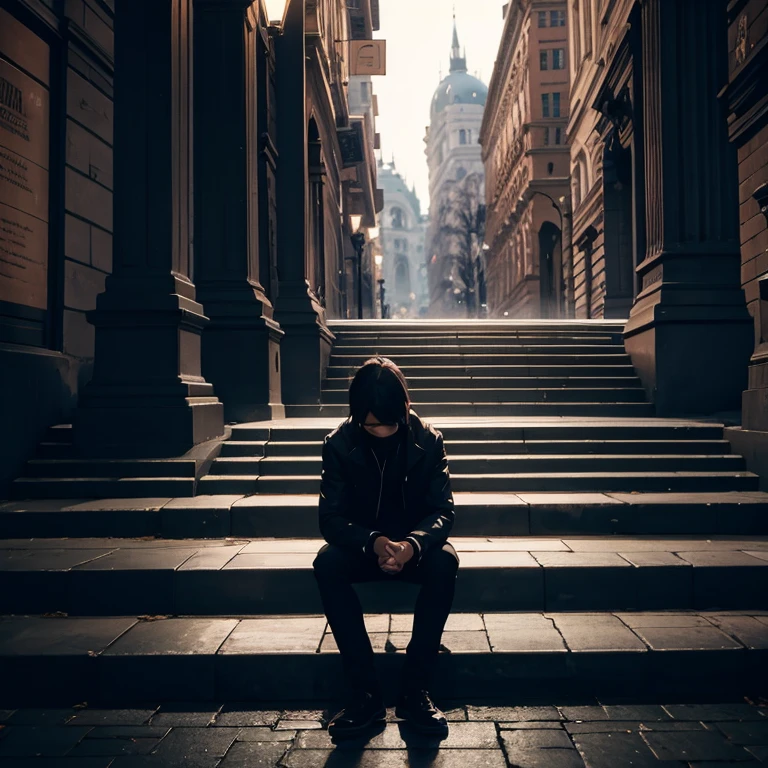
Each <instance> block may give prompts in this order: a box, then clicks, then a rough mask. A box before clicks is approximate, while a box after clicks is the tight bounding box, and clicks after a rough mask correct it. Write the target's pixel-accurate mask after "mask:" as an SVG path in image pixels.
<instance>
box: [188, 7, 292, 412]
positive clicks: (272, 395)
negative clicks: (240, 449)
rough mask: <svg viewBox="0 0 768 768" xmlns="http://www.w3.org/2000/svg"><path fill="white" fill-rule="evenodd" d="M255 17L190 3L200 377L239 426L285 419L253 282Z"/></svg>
mask: <svg viewBox="0 0 768 768" xmlns="http://www.w3.org/2000/svg"><path fill="white" fill-rule="evenodd" d="M258 13H259V3H258V2H253V0H195V110H194V120H195V151H194V156H195V267H196V272H195V281H196V283H197V288H198V295H199V297H200V300H201V301H202V302H203V304H204V305H205V309H206V312H207V314H208V316H209V317H210V319H211V323H210V325H209V327H208V328H207V329H206V331H205V333H204V334H203V373H204V374H205V377H206V379H208V380H209V381H210V382H211V383H212V384H213V385H214V386H215V388H216V392H217V394H218V395H219V397H220V398H221V399H222V401H223V402H224V414H225V418H226V420H227V421H239V422H244V421H255V420H260V419H272V418H282V417H283V416H284V415H285V410H284V408H283V405H282V402H281V395H280V368H281V366H280V340H281V338H282V336H283V332H282V330H281V329H280V326H279V325H278V323H277V322H275V320H274V319H273V308H272V304H271V303H270V302H269V300H268V299H267V297H266V295H265V293H264V289H263V287H262V285H261V283H260V282H259V272H260V269H259V258H260V253H259V231H258V230H259V205H260V204H261V201H260V200H259V198H258V152H259V135H260V133H262V132H263V131H264V130H266V127H265V126H260V125H258V124H257V123H258V119H257V112H258V103H257V81H256V72H257V62H256V48H257V39H256V38H257V35H259V34H261V32H262V30H261V29H260V28H259V17H258ZM264 203H265V204H266V201H264ZM263 257H264V258H265V259H268V258H269V254H267V253H265V254H263Z"/></svg>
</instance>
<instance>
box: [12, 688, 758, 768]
mask: <svg viewBox="0 0 768 768" xmlns="http://www.w3.org/2000/svg"><path fill="white" fill-rule="evenodd" d="M766 704H767V702H766V701H764V700H759V701H754V700H751V699H748V698H745V699H743V700H731V701H727V702H719V703H712V702H706V703H696V702H690V701H688V702H686V703H665V704H655V703H648V701H647V699H644V700H642V702H641V703H633V700H626V699H625V700H618V699H613V700H609V699H605V700H602V701H600V702H599V701H597V700H596V699H586V700H584V699H582V700H580V701H578V702H576V701H574V702H569V703H568V704H567V705H562V706H554V705H532V704H531V705H525V706H496V705H494V704H488V703H485V704H460V705H459V704H455V703H454V704H453V705H451V704H450V703H449V704H448V706H447V707H446V710H447V713H448V715H449V719H450V720H451V728H450V733H449V735H448V737H447V738H446V739H445V740H444V741H442V742H438V741H435V740H433V739H429V738H426V737H424V736H418V735H416V734H413V733H410V732H409V731H408V730H407V726H405V725H404V724H402V723H400V722H397V721H396V720H395V719H394V717H393V716H392V713H391V711H390V717H389V722H387V724H386V725H385V726H381V727H380V728H379V729H378V730H377V731H374V732H372V733H371V734H370V735H369V736H367V737H366V738H364V739H359V740H356V741H349V742H344V743H342V744H340V745H334V744H332V743H331V740H330V739H329V737H328V733H327V731H326V730H325V724H326V721H327V717H328V712H323V711H321V710H316V709H311V710H310V709H291V710H280V709H257V710H255V709H250V708H248V707H247V705H237V704H227V705H223V706H222V705H220V704H210V705H209V704H199V703H194V704H185V703H177V704H163V705H161V706H146V707H140V708H133V709H115V708H110V709H100V708H96V707H89V706H88V705H86V704H80V705H76V706H74V707H72V708H50V709H43V708H38V709H34V708H22V709H18V710H14V709H5V710H2V709H0V768H22V767H24V768H26V767H27V766H29V767H30V768H33V767H35V766H37V767H39V768H140V767H143V766H147V768H151V767H152V766H168V767H169V768H175V767H176V766H179V767H181V766H184V767H185V768H241V767H242V768H245V767H246V766H247V767H248V768H272V767H274V768H357V766H359V767H360V768H377V767H378V766H381V768H401V767H402V768H406V767H409V768H432V767H433V768H454V766H455V767H456V768H476V767H479V766H482V767H483V768H625V767H631V768H646V767H647V768H650V767H651V766H656V768H676V767H677V768H683V767H686V768H716V767H720V768H722V767H723V766H748V765H759V764H761V763H768V706H766ZM443 705H445V702H443Z"/></svg>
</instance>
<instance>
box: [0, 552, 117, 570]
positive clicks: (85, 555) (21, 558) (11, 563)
mask: <svg viewBox="0 0 768 768" xmlns="http://www.w3.org/2000/svg"><path fill="white" fill-rule="evenodd" d="M112 551H114V548H113V549H112V550H110V549H29V550H22V549H3V550H0V572H2V571H68V570H69V569H70V568H74V567H75V566H77V565H82V564H87V563H89V562H90V561H93V560H96V559H98V558H101V557H104V556H105V555H109V554H110V552H112Z"/></svg>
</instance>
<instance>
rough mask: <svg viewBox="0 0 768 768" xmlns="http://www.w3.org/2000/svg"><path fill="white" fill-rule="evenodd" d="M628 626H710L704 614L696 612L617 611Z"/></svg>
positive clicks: (633, 627) (618, 615) (617, 614)
mask: <svg viewBox="0 0 768 768" xmlns="http://www.w3.org/2000/svg"><path fill="white" fill-rule="evenodd" d="M615 615H616V616H617V617H618V618H620V619H621V620H622V621H623V622H624V623H625V624H626V625H627V626H628V627H631V628H632V629H635V628H638V627H664V628H674V627H710V626H712V625H711V623H710V622H708V621H707V620H706V619H705V618H703V617H702V616H698V615H696V614H694V613H616V614H615Z"/></svg>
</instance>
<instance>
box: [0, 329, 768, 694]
mask: <svg viewBox="0 0 768 768" xmlns="http://www.w3.org/2000/svg"><path fill="white" fill-rule="evenodd" d="M334 331H335V333H336V335H337V345H336V347H335V348H334V352H333V358H332V361H331V367H330V368H329V372H328V379H327V380H326V383H325V386H324V395H323V404H322V405H319V406H311V407H310V406H306V407H302V408H299V409H298V410H295V411H294V412H293V413H292V414H291V416H292V417H291V418H288V419H286V420H284V421H280V422H266V423H259V424H241V425H233V426H232V428H231V436H230V437H229V439H228V440H226V441H225V442H224V443H223V444H222V445H221V446H219V448H217V452H216V456H215V459H214V460H213V462H212V464H211V463H210V462H208V463H207V464H205V465H204V466H203V468H202V470H201V465H200V464H196V463H195V461H194V460H191V461H190V460H179V463H178V466H174V467H173V470H172V472H169V471H168V468H167V467H166V469H165V470H164V469H163V462H161V461H146V462H132V463H126V464H125V465H121V464H120V463H119V462H111V461H109V460H100V461H91V462H83V461H82V460H77V459H73V458H72V457H71V453H70V452H69V448H68V447H67V442H68V436H67V435H68V430H67V429H66V428H55V429H53V430H51V432H50V434H49V435H48V438H47V440H46V441H45V443H44V444H43V445H42V446H41V451H40V454H39V456H38V457H37V458H36V459H34V460H33V461H31V462H30V464H29V466H28V469H27V472H26V474H25V477H24V478H22V479H20V480H19V481H18V482H17V484H16V486H15V489H14V493H15V495H16V498H17V500H16V501H10V502H7V503H5V504H2V503H0V537H1V538H2V539H3V541H2V542H0V614H4V615H5V618H3V619H0V675H2V676H3V680H4V685H5V687H6V690H7V691H11V692H13V694H14V695H17V696H19V697H22V698H24V697H26V698H28V699H29V700H30V701H33V702H37V701H40V700H42V699H47V698H51V697H53V698H55V697H58V696H61V697H66V698H67V699H73V697H74V698H81V699H84V700H91V699H109V698H119V699H120V700H121V701H126V700H136V701H141V700H147V699H150V698H151V699H152V700H158V701H159V700H163V701H169V700H182V699H186V700H196V699H197V700H204V699H209V700H210V699H215V698H222V699H250V700H254V699H256V700H258V699H261V700H273V701H274V700H284V699H285V698H286V697H288V698H294V699H297V698H304V699H316V698H320V697H324V696H326V695H328V694H329V693H331V692H332V690H331V686H332V682H333V679H334V676H335V675H338V672H339V660H338V654H337V653H336V650H335V646H334V643H333V638H332V636H331V635H330V634H329V632H328V628H327V625H326V622H325V620H324V618H323V617H322V615H321V608H320V603H319V599H318V595H317V590H316V587H315V584H314V578H313V575H312V571H311V566H312V560H313V558H314V554H315V552H316V551H317V550H318V548H319V547H320V546H321V543H322V542H321V541H320V539H319V534H318V528H317V491H318V487H319V472H320V451H321V446H322V440H323V438H324V436H325V435H326V434H327V433H328V432H329V431H331V429H333V428H334V427H335V426H336V425H337V424H338V422H339V420H340V419H341V418H342V417H343V416H344V415H345V414H346V408H345V406H344V397H345V395H346V386H347V384H348V376H349V374H350V373H351V371H352V368H353V366H355V365H357V364H359V363H361V362H362V361H363V360H364V359H366V358H368V357H370V356H371V355H372V354H374V353H380V354H385V355H387V356H391V357H393V359H395V361H396V362H398V363H402V364H403V368H404V371H405V373H406V375H407V376H408V377H409V381H410V384H411V387H412V395H413V398H414V407H415V409H416V410H417V411H418V412H419V413H420V414H423V415H427V414H429V418H430V421H432V422H433V423H434V424H435V425H436V426H437V427H438V428H439V429H441V430H442V431H443V434H444V436H445V440H446V446H447V449H448V453H449V458H450V465H451V473H452V477H453V484H454V490H455V497H456V506H457V517H456V525H455V528H454V532H453V536H452V541H453V542H454V544H455V546H456V548H457V551H458V553H459V556H460V558H461V566H462V567H461V570H460V574H459V581H458V583H457V595H456V602H455V606H454V608H455V614H454V615H453V616H452V617H451V619H450V622H449V626H448V628H447V631H446V634H445V637H444V646H445V651H446V652H445V653H444V654H442V655H441V659H440V664H441V670H442V677H441V682H440V683H438V685H437V686H436V689H435V693H436V694H438V695H440V694H442V695H450V696H451V697H452V698H454V699H456V698H457V697H458V698H461V697H462V696H482V695H495V696H497V697H504V696H505V695H506V696H512V697H514V695H515V692H516V691H518V690H520V689H521V687H523V686H526V685H532V686H536V685H541V684H545V685H546V686H547V687H548V688H547V689H549V688H551V687H552V686H555V685H566V686H576V687H579V688H582V687H586V688H589V689H590V690H593V689H596V688H605V687H606V686H607V687H610V686H612V685H618V686H619V689H621V686H626V685H627V684H630V685H631V686H632V687H633V690H638V689H642V688H644V687H645V688H647V687H651V688H654V689H655V688H658V686H659V685H661V684H662V682H663V683H664V684H666V683H670V684H673V685H675V686H678V687H680V688H682V689H683V690H689V689H690V688H691V687H692V686H695V685H698V684H699V683H700V682H701V675H702V669H703V668H706V669H707V675H706V684H707V686H708V687H710V688H717V687H728V686H736V687H742V688H743V687H744V686H747V687H748V686H749V685H750V684H751V683H753V682H754V681H755V680H757V679H759V678H760V675H761V672H764V670H765V665H766V661H768V536H766V535H765V534H768V494H764V493H760V492H759V491H758V490H757V487H758V486H757V483H758V478H757V477H756V476H755V475H753V474H751V473H749V472H747V471H746V469H745V466H744V461H743V459H742V457H740V456H738V455H734V454H732V453H731V451H730V447H729V444H728V443H727V441H725V440H724V439H723V428H722V425H720V424H717V423H713V422H709V421H706V420H671V419H659V418H656V417H654V416H653V411H652V408H651V406H650V405H649V404H647V403H646V402H644V399H643V392H642V389H641V388H640V386H639V383H638V380H637V378H636V376H635V374H634V371H633V370H632V368H631V366H630V365H629V362H628V360H627V358H626V355H625V354H624V350H623V348H622V346H621V336H620V327H619V326H617V325H615V324H612V323H600V322H598V323H592V322H590V323H554V322H551V323H547V322H540V323H529V324H523V323H503V324H502V323H493V322H490V323H475V324H469V323H465V324H448V323H427V324H424V325H418V326H416V325H413V326H411V325H408V324H405V323H402V324H401V323H389V322H388V323H371V322H369V323H363V324H361V323H339V324H337V325H335V326H334ZM419 334H421V335H419ZM439 346H443V347H448V348H450V351H446V350H440V349H438V347H439ZM509 358H514V360H510V359H509ZM441 360H443V361H445V362H439V361H441ZM603 395H604V396H603ZM184 461H187V464H186V465H184ZM137 471H138V472H139V473H140V474H135V473H136V472H137ZM126 472H129V473H130V472H132V473H134V474H125V473H126ZM169 475H170V477H169ZM195 493H196V494H197V495H196V496H193V494H195ZM360 593H361V596H362V598H363V604H364V606H365V609H366V611H367V613H368V619H367V621H368V624H369V628H370V631H371V633H372V641H373V644H374V648H375V650H376V651H377V658H378V662H379V663H380V664H381V666H382V669H383V670H384V671H385V673H386V675H387V676H388V677H389V678H394V679H396V675H395V674H394V670H395V668H396V667H397V665H398V664H400V663H401V661H402V651H403V649H404V648H405V645H406V644H407V639H408V635H409V631H410V616H409V612H410V611H411V610H412V606H413V598H414V589H413V588H412V587H411V586H409V585H398V586H396V587H395V588H391V589H386V590H384V589H381V588H379V587H378V586H376V585H363V586H361V587H360ZM617 681H620V683H619V682H617Z"/></svg>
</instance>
